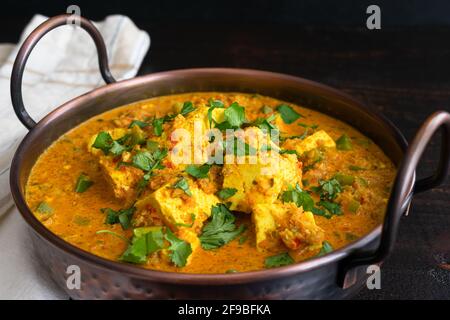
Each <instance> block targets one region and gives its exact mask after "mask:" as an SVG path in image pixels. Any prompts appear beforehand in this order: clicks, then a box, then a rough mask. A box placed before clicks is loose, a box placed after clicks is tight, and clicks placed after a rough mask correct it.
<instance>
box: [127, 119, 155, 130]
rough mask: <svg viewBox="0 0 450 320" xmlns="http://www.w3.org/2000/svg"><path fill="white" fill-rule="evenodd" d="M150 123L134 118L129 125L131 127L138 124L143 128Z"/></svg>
mask: <svg viewBox="0 0 450 320" xmlns="http://www.w3.org/2000/svg"><path fill="white" fill-rule="evenodd" d="M149 125H150V124H149V123H148V122H144V121H141V120H133V121H131V123H130V125H129V126H128V128H129V129H131V128H133V127H134V126H138V127H139V128H141V129H144V128H145V127H148V126H149Z"/></svg>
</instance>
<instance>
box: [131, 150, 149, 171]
mask: <svg viewBox="0 0 450 320" xmlns="http://www.w3.org/2000/svg"><path fill="white" fill-rule="evenodd" d="M152 163H153V159H152V156H151V154H150V153H149V152H148V151H139V152H137V153H136V154H135V155H134V156H133V158H132V164H133V166H135V167H136V168H138V169H141V170H144V171H148V170H150V169H151V167H152Z"/></svg>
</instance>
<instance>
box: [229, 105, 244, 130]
mask: <svg viewBox="0 0 450 320" xmlns="http://www.w3.org/2000/svg"><path fill="white" fill-rule="evenodd" d="M224 116H225V119H226V121H228V123H229V124H230V126H231V127H233V128H239V127H240V126H241V125H242V124H243V123H244V122H245V108H244V107H242V106H240V105H239V103H237V102H233V103H232V104H231V105H230V106H229V107H228V108H226V109H225V111H224Z"/></svg>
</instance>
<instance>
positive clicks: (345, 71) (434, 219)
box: [0, 19, 450, 299]
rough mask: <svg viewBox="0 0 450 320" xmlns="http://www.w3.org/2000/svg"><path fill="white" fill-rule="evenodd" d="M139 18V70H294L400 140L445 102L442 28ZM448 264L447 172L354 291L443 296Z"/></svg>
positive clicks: (432, 156)
mask: <svg viewBox="0 0 450 320" xmlns="http://www.w3.org/2000/svg"><path fill="white" fill-rule="evenodd" d="M26 21H27V20H26V19H24V21H17V20H14V21H11V22H9V23H8V28H7V30H3V31H0V42H4V41H16V40H17V38H18V35H19V33H20V30H21V28H22V27H23V25H24V23H25V22H26ZM2 25H3V24H2ZM138 25H139V27H141V28H143V29H146V30H147V31H148V32H149V34H150V35H151V38H152V45H151V49H150V52H149V53H148V55H147V56H146V58H145V61H144V63H143V66H142V68H141V70H140V74H147V73H153V72H157V71H163V70H171V69H178V68H191V67H213V66H214V67H219V66H220V67H240V68H255V69H263V70H270V71H276V72H283V73H288V74H293V75H297V76H301V77H304V78H308V79H312V80H315V81H319V82H323V83H325V84H328V85H330V86H333V87H336V88H339V89H341V90H343V91H345V92H347V93H349V94H351V95H353V96H354V97H356V98H358V99H360V100H362V101H363V102H365V103H366V104H367V105H368V106H369V107H370V108H373V109H375V110H378V111H381V112H382V113H383V114H384V115H386V116H387V117H389V118H390V119H391V120H392V121H393V122H394V123H395V124H396V125H397V126H398V127H399V128H400V130H401V131H402V132H403V133H404V135H405V136H406V137H407V139H408V140H410V139H411V138H412V137H413V135H414V133H415V132H416V130H417V129H418V128H419V126H420V125H421V123H422V122H423V121H424V120H425V118H426V117H427V116H428V115H429V114H430V113H432V112H433V111H434V110H438V109H445V110H450V59H449V58H450V41H448V39H450V28H440V27H428V28H384V29H382V30H377V31H369V30H367V29H365V28H359V29H357V28H356V29H355V28H344V27H329V28H324V27H304V26H303V27H300V26H269V25H243V24H234V25H221V24H220V23H209V24H203V25H201V24H192V23H183V24H177V23H176V22H175V21H169V22H167V24H166V23H165V24H150V23H148V24H147V25H146V24H145V23H138ZM2 29H4V28H2ZM439 141H440V140H439V139H435V140H434V141H433V142H432V144H431V145H430V147H429V150H427V152H426V155H425V156H424V158H423V160H422V165H421V167H420V170H419V172H418V175H419V176H423V175H425V174H426V175H428V174H430V173H432V172H433V168H434V166H435V164H436V162H435V160H436V159H437V157H438V150H439ZM448 264H450V179H447V180H446V183H445V184H444V185H443V186H441V187H439V188H436V189H435V190H433V191H431V192H427V193H423V194H420V195H417V196H416V197H415V198H414V201H413V205H412V210H411V212H410V215H409V216H408V217H405V218H403V220H402V223H401V227H400V230H399V236H398V240H397V244H396V247H395V251H394V253H393V254H392V255H391V257H390V258H389V259H387V261H386V262H385V264H384V265H383V267H382V275H381V287H382V288H381V290H372V291H369V290H368V289H364V290H363V291H361V292H360V294H359V295H358V296H357V298H358V299H443V298H447V299H449V298H450V270H449V269H445V266H447V267H448V266H449V265H448Z"/></svg>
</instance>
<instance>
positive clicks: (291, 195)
mask: <svg viewBox="0 0 450 320" xmlns="http://www.w3.org/2000/svg"><path fill="white" fill-rule="evenodd" d="M281 200H283V202H294V203H295V204H296V205H297V207H303V210H305V211H312V210H313V209H314V200H313V199H312V198H311V196H310V195H309V193H308V192H306V191H303V190H302V189H301V188H300V186H299V184H298V183H297V184H296V185H295V189H294V188H292V187H289V189H288V190H287V191H285V192H283V193H282V194H281Z"/></svg>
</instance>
